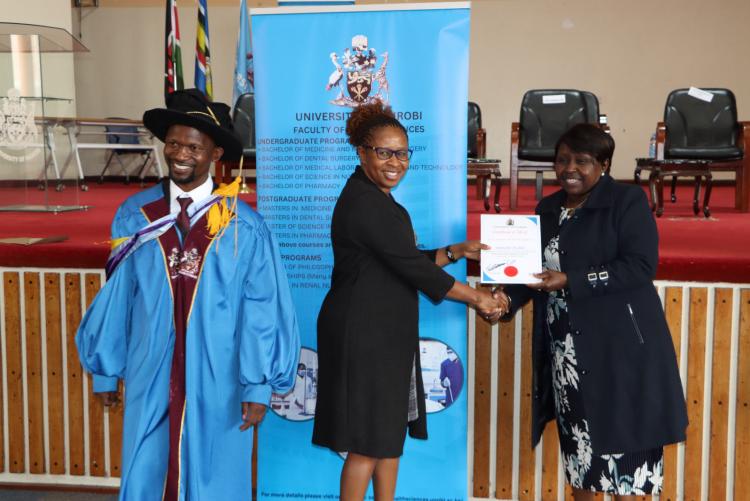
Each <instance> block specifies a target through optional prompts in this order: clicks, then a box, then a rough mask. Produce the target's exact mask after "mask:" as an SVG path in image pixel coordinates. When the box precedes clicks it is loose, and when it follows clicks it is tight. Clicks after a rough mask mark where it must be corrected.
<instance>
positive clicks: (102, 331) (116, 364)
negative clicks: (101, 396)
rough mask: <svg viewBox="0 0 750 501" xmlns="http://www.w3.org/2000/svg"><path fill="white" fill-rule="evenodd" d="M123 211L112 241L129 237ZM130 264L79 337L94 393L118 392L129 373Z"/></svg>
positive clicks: (101, 295)
mask: <svg viewBox="0 0 750 501" xmlns="http://www.w3.org/2000/svg"><path fill="white" fill-rule="evenodd" d="M123 213H124V211H123V208H122V207H120V208H119V209H118V210H117V214H116V215H115V217H114V219H113V220H112V227H111V232H112V238H118V237H122V236H126V235H127V234H128V233H127V231H128V230H127V228H126V223H125V218H124V217H123ZM130 266H131V265H130V260H129V259H128V260H125V261H124V262H123V263H122V264H121V265H120V266H119V267H118V268H117V270H116V271H115V273H114V274H113V275H112V276H111V277H110V279H109V280H108V281H107V282H106V283H105V284H104V287H102V288H101V290H100V291H99V292H98V294H97V295H96V297H95V298H94V301H93V302H92V303H91V306H90V307H89V309H88V310H87V311H86V314H85V315H84V317H83V319H82V320H81V324H80V325H79V327H78V332H77V333H76V346H77V347H78V357H79V359H80V361H81V365H82V366H83V368H84V369H85V370H86V371H87V372H89V373H91V375H92V376H93V380H94V387H93V391H94V393H102V392H109V391H117V382H118V379H122V377H123V375H124V373H125V365H126V364H125V360H126V358H127V333H128V332H129V329H130V299H131V298H132V297H133V281H132V278H131V275H130V273H131V272H130Z"/></svg>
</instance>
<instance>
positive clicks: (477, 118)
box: [466, 101, 500, 212]
mask: <svg viewBox="0 0 750 501" xmlns="http://www.w3.org/2000/svg"><path fill="white" fill-rule="evenodd" d="M486 139H487V131H486V130H485V129H484V128H482V110H481V109H480V108H479V105H478V104H477V103H472V102H471V101H470V102H469V110H468V127H467V137H466V145H467V151H466V157H467V163H466V166H467V173H468V174H469V175H472V176H475V177H476V180H477V197H478V198H481V199H483V200H484V210H490V192H491V190H492V185H493V184H494V185H495V198H494V202H493V205H494V208H495V212H500V160H496V159H489V158H485V156H486V145H487V142H486ZM493 181H494V183H493Z"/></svg>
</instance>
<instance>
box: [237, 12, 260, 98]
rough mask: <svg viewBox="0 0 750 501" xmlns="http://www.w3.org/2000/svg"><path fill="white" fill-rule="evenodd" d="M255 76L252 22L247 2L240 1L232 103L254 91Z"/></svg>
mask: <svg viewBox="0 0 750 501" xmlns="http://www.w3.org/2000/svg"><path fill="white" fill-rule="evenodd" d="M254 87H255V76H254V72H253V46H252V42H251V41H250V22H249V20H248V18H247V3H246V2H245V0H241V1H240V32H239V36H238V38H237V58H236V62H235V64H234V90H233V91H232V104H233V105H234V104H236V103H237V99H239V97H240V96H241V95H242V94H247V93H248V92H253V90H254Z"/></svg>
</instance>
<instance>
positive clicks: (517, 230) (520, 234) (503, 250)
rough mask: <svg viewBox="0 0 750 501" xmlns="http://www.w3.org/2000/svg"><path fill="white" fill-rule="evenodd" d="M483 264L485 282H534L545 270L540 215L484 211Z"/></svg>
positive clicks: (482, 232) (482, 223) (481, 264)
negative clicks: (543, 268)
mask: <svg viewBox="0 0 750 501" xmlns="http://www.w3.org/2000/svg"><path fill="white" fill-rule="evenodd" d="M481 241H482V243H484V244H487V245H489V246H490V247H491V248H490V249H489V250H482V253H481V263H480V267H481V270H482V280H481V281H482V283H483V284H532V283H536V282H538V281H539V279H538V278H535V277H534V276H533V274H534V273H540V272H541V271H542V245H541V241H542V233H541V230H540V225H539V216H529V215H512V216H503V215H500V214H497V215H495V214H482V216H481Z"/></svg>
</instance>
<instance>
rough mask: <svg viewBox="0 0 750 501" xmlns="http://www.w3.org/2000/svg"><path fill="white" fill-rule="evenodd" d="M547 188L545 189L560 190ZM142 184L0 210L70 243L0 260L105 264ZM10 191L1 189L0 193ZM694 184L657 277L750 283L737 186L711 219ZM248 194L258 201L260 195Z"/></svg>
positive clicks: (720, 197) (29, 228)
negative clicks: (699, 213) (54, 204)
mask: <svg viewBox="0 0 750 501" xmlns="http://www.w3.org/2000/svg"><path fill="white" fill-rule="evenodd" d="M555 189H556V188H555V187H554V186H547V187H545V194H548V193H552V192H553V191H555ZM139 190H140V188H139V187H138V185H137V184H134V185H131V186H124V185H122V184H120V183H107V184H104V185H97V184H94V183H92V184H91V185H90V191H88V192H81V193H80V203H81V204H83V205H91V206H93V208H92V209H90V210H88V211H85V212H68V213H60V214H56V215H55V214H42V213H18V212H8V213H0V237H2V238H7V237H49V236H52V235H67V236H68V237H69V238H68V240H66V241H64V242H59V243H53V244H38V245H31V246H19V245H9V244H0V266H11V267H19V266H38V267H54V268H103V267H104V263H105V261H106V259H107V255H108V254H109V243H108V242H107V239H108V238H109V224H110V222H111V220H112V217H113V215H114V213H115V210H116V209H117V206H118V205H119V204H120V203H121V202H122V201H123V200H124V199H125V198H126V197H127V196H129V195H130V194H132V193H135V192H137V191H139ZM2 191H5V190H0V193H1V192H2ZM468 192H469V200H468V216H469V217H468V228H467V234H468V238H478V237H479V214H482V213H484V207H483V203H482V201H481V200H476V199H475V198H474V192H475V190H474V186H469V189H468ZM691 197H692V188H691V187H689V186H680V187H678V190H677V198H678V202H677V203H676V204H672V203H669V202H666V205H665V208H664V216H662V217H661V218H659V219H657V224H658V226H659V235H660V246H659V253H660V258H659V270H658V274H657V277H658V278H660V279H669V280H693V281H701V282H733V283H750V252H748V249H750V214H741V213H739V212H738V211H736V210H735V209H734V208H733V199H734V198H733V197H734V188H733V187H729V186H726V187H725V186H718V187H714V190H713V193H712V195H711V202H712V205H711V212H712V217H711V219H708V220H706V219H705V218H703V217H696V216H693V212H692V201H691V200H692V198H691ZM243 198H244V199H245V200H246V201H247V202H249V203H250V204H251V205H253V206H254V205H255V194H250V195H245V196H243ZM500 201H501V205H502V207H503V211H504V212H507V207H508V188H507V186H503V193H502V197H501V200H500ZM519 205H520V209H519V210H516V211H514V213H532V212H533V209H534V205H535V200H534V193H533V187H532V186H522V187H521V190H520V196H519Z"/></svg>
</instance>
